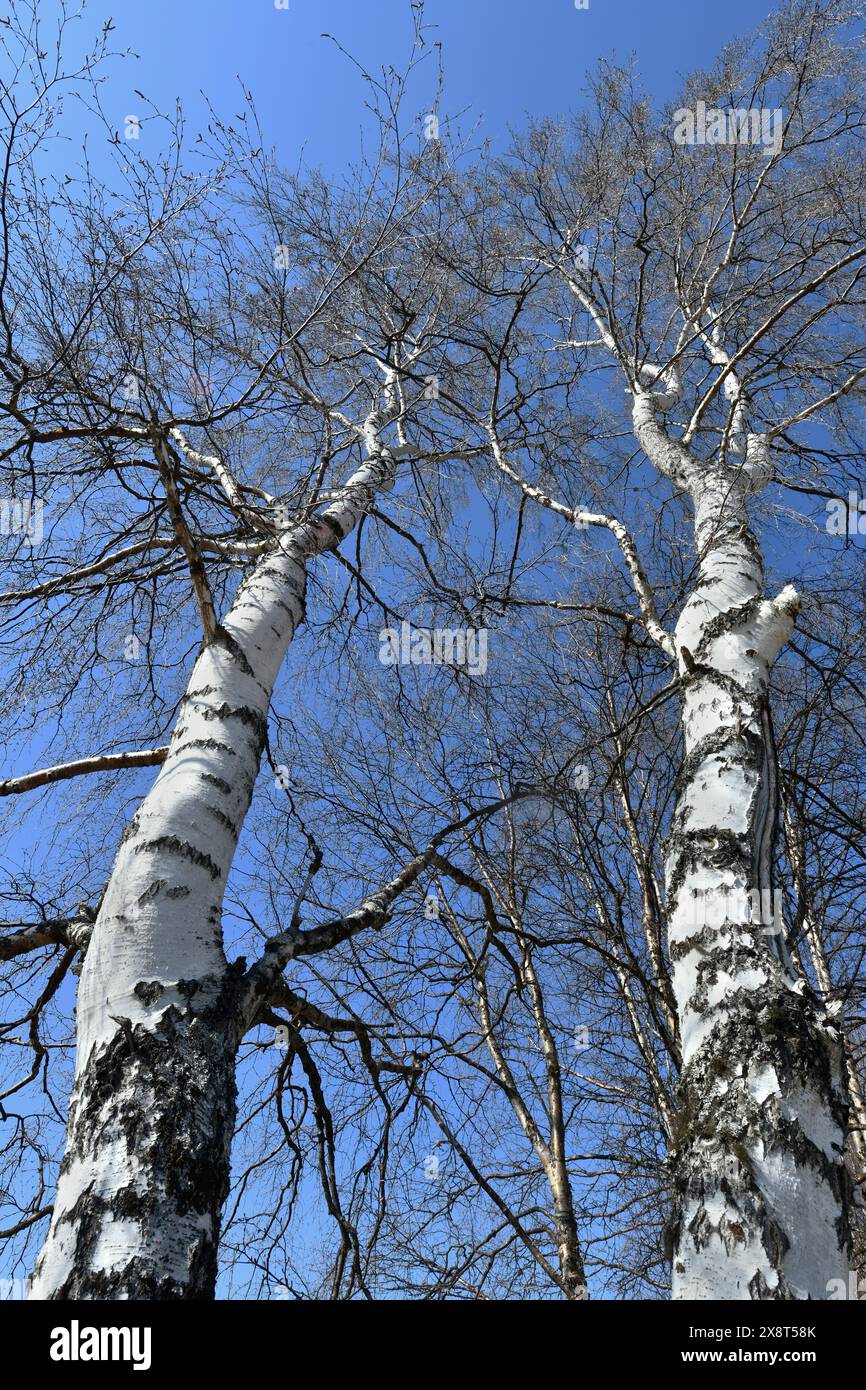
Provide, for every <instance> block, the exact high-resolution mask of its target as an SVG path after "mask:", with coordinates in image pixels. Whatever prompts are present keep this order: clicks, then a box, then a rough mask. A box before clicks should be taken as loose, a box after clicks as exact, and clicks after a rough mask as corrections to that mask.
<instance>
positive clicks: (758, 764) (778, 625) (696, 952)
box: [650, 437, 850, 1299]
mask: <svg viewBox="0 0 866 1390" xmlns="http://www.w3.org/2000/svg"><path fill="white" fill-rule="evenodd" d="M754 438H755V437H753V439H754ZM650 442H651V443H652V442H654V441H652V440H651V441H650ZM675 462H680V463H681V461H675ZM754 465H755V460H754V458H752V457H750V458H749V459H747V460H746V466H743V465H740V466H739V467H738V468H734V467H731V468H724V469H723V468H719V469H717V470H716V471H714V472H708V471H707V468H706V466H702V467H701V469H700V471H698V470H697V469H695V470H694V471H692V470H689V472H690V476H689V490H690V492H691V494H692V497H693V501H694V504H695V509H696V519H695V533H696V540H697V550H698V555H699V559H700V579H699V581H698V584H697V585H696V588H695V591H694V593H693V594H692V595H691V597H690V598H689V600H688V602H687V604H686V605H685V608H684V610H683V612H682V615H681V617H680V620H679V622H678V624H677V630H676V646H677V651H678V653H679V656H680V671H681V675H682V679H683V715H682V717H683V729H684V738H685V764H684V768H683V772H682V776H681V782H680V787H679V791H678V798H677V805H676V811H675V816H674V822H673V826H672V831H671V836H670V841H669V844H668V847H667V864H666V870H667V894H668V910H669V939H670V954H671V962H672V969H673V979H674V992H675V996H676V1000H677V1006H678V1011H679V1016H680V1028H681V1034H682V1047H683V1072H682V1085H681V1094H680V1115H679V1117H678V1122H677V1132H676V1142H675V1150H674V1155H673V1158H674V1182H675V1191H676V1207H675V1220H674V1232H675V1235H674V1248H673V1293H674V1297H675V1298H680V1299H794V1298H812V1299H826V1298H827V1297H828V1295H829V1290H828V1284H829V1281H830V1280H832V1279H836V1278H842V1279H847V1275H848V1269H849V1243H850V1232H849V1228H848V1209H849V1179H848V1175H847V1172H846V1170H845V1167H844V1164H843V1161H842V1153H843V1148H844V1144H845V1132H846V1118H847V1094H846V1085H845V1063H844V1055H843V1048H842V1039H841V1037H840V1034H839V1031H838V1029H837V1028H836V1027H835V1025H834V1024H833V1022H832V1020H831V1019H830V1017H829V1016H828V1015H827V1013H826V1011H825V1010H824V1008H823V1005H822V1003H821V1001H820V1000H819V999H818V998H816V996H815V995H814V994H813V993H812V991H811V990H810V989H809V987H808V985H807V983H806V981H805V979H804V978H802V976H798V975H797V974H796V973H795V971H794V967H793V964H792V962H791V960H790V957H789V954H788V951H787V947H786V944H785V939H784V935H783V933H782V932H781V931H780V930H779V929H778V928H779V923H778V920H777V921H776V922H775V923H774V922H773V920H772V918H773V913H772V912H767V913H766V917H767V918H768V919H769V920H767V921H762V920H760V914H756V913H755V912H754V911H753V910H752V907H753V905H754V906H757V904H758V902H759V901H760V899H759V898H757V897H755V896H753V895H754V894H755V893H756V892H757V894H761V893H762V892H763V893H764V894H765V895H766V896H765V899H764V901H765V904H766V905H767V906H768V907H769V905H770V897H769V895H770V893H771V891H772V854H773V843H774V837H775V832H776V821H777V798H776V773H777V763H776V752H775V747H774V744H773V736H772V726H771V723H770V716H769V706H768V699H767V690H768V677H769V671H770V668H771V666H772V663H773V661H774V659H775V657H776V655H777V653H778V652H779V650H780V648H781V647H782V646H783V645H784V643H785V642H786V641H787V640H788V638H789V636H790V633H791V630H792V627H793V624H794V621H795V618H796V615H797V612H798V611H799V606H800V602H799V598H798V595H797V594H796V592H795V591H794V590H793V589H792V588H790V587H788V588H786V589H784V590H783V591H782V593H781V594H780V595H779V596H778V598H776V599H775V600H774V601H772V602H771V601H769V600H767V599H765V598H763V597H762V590H763V582H764V574H763V565H762V562H761V555H760V552H759V548H758V544H757V541H756V539H755V536H754V534H753V533H752V531H751V530H750V527H749V523H748V516H747V499H748V493H749V492H750V491H753V490H756V488H757V486H759V485H761V477H760V473H758V475H757V476H756V473H755V467H754ZM756 916H757V917H758V920H753V919H754V918H755V917H756Z"/></svg>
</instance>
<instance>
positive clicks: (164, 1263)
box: [31, 416, 394, 1299]
mask: <svg viewBox="0 0 866 1390" xmlns="http://www.w3.org/2000/svg"><path fill="white" fill-rule="evenodd" d="M385 422H386V417H384V416H383V417H379V416H373V417H371V418H370V420H369V421H368V446H369V445H370V444H371V443H372V444H373V446H374V448H375V454H373V451H372V450H371V455H372V456H371V458H370V460H369V461H368V462H367V463H365V464H364V465H363V466H362V467H361V468H360V469H359V470H358V471H357V472H356V473H355V475H354V476H353V477H352V478H351V479H350V480H349V482H348V483H347V484H346V487H345V489H344V491H343V493H342V497H341V500H340V501H339V502H336V503H334V504H333V505H332V506H330V507H329V508H327V510H326V511H325V512H323V513H321V514H320V515H319V516H318V517H317V518H315V519H314V520H313V521H312V522H310V523H306V524H304V525H300V526H295V527H294V528H293V529H291V530H289V531H287V532H286V533H284V534H283V535H282V536H281V538H280V542H279V546H278V548H277V549H275V550H274V552H273V553H271V554H269V555H268V556H266V557H265V558H264V559H263V560H262V561H261V562H260V563H259V564H258V566H257V567H256V569H255V570H254V571H253V572H252V573H251V574H250V575H249V576H248V577H247V578H246V579H245V580H244V582H243V583H242V584H241V586H240V588H239V590H238V592H237V595H236V597H235V600H234V602H233V604H232V607H231V610H230V612H229V614H228V616H227V617H226V619H225V621H224V622H223V624H222V625H221V626H219V627H218V628H217V631H216V635H215V638H214V640H213V641H211V642H210V643H208V644H207V645H206V646H205V647H204V648H203V650H202V651H201V653H200V655H199V657H198V660H197V661H196V664H195V667H194V669H193V672H192V676H191V678H190V681H189V685H188V688H187V692H186V695H185V697H184V700H183V705H182V710H181V713H180V717H179V719H178V723H177V726H176V728H175V730H174V734H173V737H172V740H171V746H170V749H169V752H168V756H167V757H166V760H165V763H164V765H163V767H162V769H161V771H160V773H159V776H158V777H157V779H156V781H155V783H154V785H153V787H152V788H151V790H150V792H149V793H148V795H147V796H146V798H145V800H144V801H143V803H142V805H141V807H140V808H139V810H138V812H137V813H136V815H135V816H134V818H133V820H132V823H131V824H130V826H129V827H128V829H127V830H126V832H125V834H124V837H123V842H122V844H121V848H120V850H119V852H118V855H117V859H116V861H115V864H114V868H113V870H112V874H111V878H110V880H109V883H108V886H107V889H106V892H105V896H104V898H103V901H102V905H101V908H100V911H99V915H98V918H97V921H96V924H95V926H94V930H93V935H92V938H91V941H90V945H89V948H88V951H87V955H86V958H85V962H84V967H83V970H82V973H81V981H80V987H79V997H78V1010H77V1042H78V1050H77V1060H76V1077H75V1084H74V1087H73V1092H72V1096H71V1099H70V1107H69V1120H68V1132H67V1144H66V1153H65V1157H64V1159H63V1164H62V1167H61V1174H60V1179H59V1183H58V1188H57V1195H56V1200H55V1205H54V1214H53V1217H52V1221H51V1226H50V1229H49V1232H48V1236H47V1238H46V1241H45V1245H44V1247H43V1249H42V1252H41V1254H40V1256H39V1259H38V1261H37V1265H36V1269H35V1273H34V1279H33V1287H32V1295H31V1296H32V1297H34V1298H37V1299H46V1298H58V1299H60V1298H62V1299H67V1298H88V1299H101V1298H112V1299H118V1298H121V1299H123V1298H144V1299H157V1298H207V1297H212V1296H213V1290H214V1282H215V1277H216V1251H217V1241H218V1236H219V1225H220V1212H221V1208H222V1204H223V1202H224V1200H225V1196H226V1193H227V1191H228V1182H229V1164H230V1143H231V1134H232V1128H233V1121H234V1108H235V1076H234V1072H235V1053H236V1049H237V1044H238V1042H239V1036H238V1035H239V1031H240V1028H239V1020H238V1011H237V1009H236V999H237V992H238V985H239V983H240V976H241V974H242V966H243V963H242V962H241V969H240V970H238V969H232V968H228V967H227V962H226V957H225V954H224V950H223V941H222V930H221V912H222V900H223V893H224V890H225V885H226V880H227V877H228V873H229V869H230V867H231V863H232V858H233V855H234V852H235V849H236V847H237V843H238V837H239V835H240V830H241V826H242V824H243V820H244V816H245V814H246V811H247V808H248V806H249V804H250V799H251V797H252V793H253V786H254V783H255V779H256V775H257V772H258V768H259V761H260V758H261V754H262V749H263V746H264V740H265V734H266V728H267V716H268V707H269V703H270V699H271V693H272V690H273V685H274V681H275V679H276V676H277V673H278V671H279V669H280V666H281V664H282V661H283V658H284V656H285V654H286V650H287V648H288V646H289V643H290V642H291V640H292V637H293V636H294V633H295V631H296V629H297V627H298V625H299V623H300V622H301V621H302V619H303V616H304V594H305V584H306V563H307V559H308V558H309V556H310V555H313V554H316V553H318V552H320V551H322V550H326V549H329V548H332V547H333V546H334V545H335V544H337V543H338V542H339V541H340V540H342V538H343V537H344V536H345V535H347V534H348V532H349V531H350V530H351V529H352V528H353V526H354V525H355V523H356V522H357V520H358V518H359V517H360V515H361V514H362V513H363V512H364V511H365V510H366V508H367V506H369V504H370V502H371V499H372V498H373V496H374V495H375V493H376V491H377V490H379V489H382V488H385V489H387V488H388V487H390V486H391V485H392V478H393V466H394V465H393V456H392V454H391V453H390V452H389V451H388V450H385V449H381V448H380V447H378V446H377V445H376V444H375V439H376V435H377V432H378V429H379V428H381V426H382V425H383V424H384V423H385Z"/></svg>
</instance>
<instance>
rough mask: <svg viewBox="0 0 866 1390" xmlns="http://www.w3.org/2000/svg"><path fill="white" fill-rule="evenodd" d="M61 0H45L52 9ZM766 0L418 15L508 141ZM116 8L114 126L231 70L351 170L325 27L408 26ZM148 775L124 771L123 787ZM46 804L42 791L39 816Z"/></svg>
mask: <svg viewBox="0 0 866 1390" xmlns="http://www.w3.org/2000/svg"><path fill="white" fill-rule="evenodd" d="M54 4H55V0H40V6H41V8H44V12H45V15H46V18H48V16H49V15H50V14H51V13H52V12H53V10H54ZM767 8H768V6H767V5H766V0H761V3H759V0H728V3H726V4H725V5H724V6H698V5H696V4H695V3H694V0H655V3H653V4H647V3H646V0H589V9H588V10H577V9H576V8H575V5H574V3H573V0H427V4H426V7H425V13H426V20H427V23H428V24H429V25H431V26H435V29H431V30H430V31H429V39H430V42H431V43H432V42H434V41H436V40H438V41H441V42H442V44H443V48H444V65H445V89H444V95H443V100H442V103H441V114H442V115H443V116H447V115H453V114H455V113H465V114H464V116H463V120H462V124H463V125H464V128H471V127H473V126H477V139H478V140H482V139H489V140H490V141H491V142H492V144H493V145H494V147H502V146H503V145H504V144H505V143H506V142H507V138H508V129H509V127H518V128H519V127H520V126H522V125H523V124H524V122H525V118H526V117H527V116H528V115H531V116H540V115H545V114H557V113H561V112H567V111H569V110H574V109H575V108H578V107H579V106H580V104H581V101H582V97H583V91H584V86H585V74H586V73H587V72H588V71H590V70H592V69H593V68H594V67H595V65H596V63H597V62H598V60H599V59H600V58H603V57H616V58H617V59H619V60H620V61H625V60H627V59H628V58H629V57H630V56H632V55H633V56H634V58H635V62H636V66H637V72H638V75H639V80H640V81H641V83H642V85H644V86H645V87H646V88H647V89H648V90H649V91H650V92H651V93H652V94H653V95H654V96H655V97H656V98H658V99H659V100H662V101H664V100H666V99H668V98H670V97H672V96H673V95H674V93H675V91H676V89H677V86H678V84H679V80H680V78H681V77H683V76H685V75H686V74H687V73H688V72H689V71H691V70H693V69H694V68H696V67H702V66H709V65H710V64H711V63H712V62H713V60H714V58H715V57H716V55H717V53H718V50H719V48H720V46H721V45H722V44H723V43H724V42H726V41H727V40H730V39H732V38H734V37H736V36H737V35H738V34H740V33H743V32H746V31H749V30H751V29H753V28H755V27H756V26H757V25H758V24H760V22H761V21H762V20H763V18H764V17H765V14H766V10H767ZM109 16H110V17H111V18H112V19H113V21H114V24H115V35H114V38H115V47H116V48H119V49H122V48H127V47H128V48H130V49H132V50H133V51H134V52H135V53H136V54H137V55H138V56H137V57H133V58H129V59H128V60H126V61H123V62H117V63H114V64H112V65H111V68H110V71H109V76H108V79H107V81H106V83H105V85H104V87H103V90H102V103H103V108H104V110H105V112H106V114H107V115H109V117H110V118H111V119H112V121H113V123H114V125H115V127H116V129H118V130H119V131H121V132H122V130H123V125H124V122H125V121H126V119H127V117H128V116H129V115H131V114H136V113H142V112H143V110H144V108H143V105H142V102H141V99H140V97H139V96H138V95H137V94H136V92H137V91H138V92H143V93H145V94H146V96H147V97H148V98H149V99H150V100H151V101H152V102H153V104H154V105H155V106H156V107H157V108H160V109H163V110H170V109H171V108H172V107H173V106H174V104H175V101H176V100H177V99H180V101H181V103H182V105H183V106H184V108H185V110H186V111H187V114H188V120H189V130H190V138H191V139H194V135H195V131H196V130H197V129H198V128H199V127H200V125H201V124H202V123H203V119H204V104H203V101H202V98H201V93H202V92H205V93H207V95H208V97H209V99H210V101H211V103H212V104H213V106H214V107H215V109H216V110H217V111H218V112H219V113H220V114H221V115H222V116H224V117H226V118H228V119H231V116H232V114H233V113H234V112H236V111H239V110H240V109H241V108H240V100H239V87H238V79H239V78H240V79H241V80H242V81H243V82H244V83H245V84H246V85H247V86H248V87H249V88H250V89H251V90H252V92H253V94H254V97H255V101H256V105H257V109H258V113H259V116H260V118H261V122H262V126H263V129H264V132H265V138H266V140H267V142H268V143H269V144H270V143H273V144H274V145H275V146H276V150H277V154H278V156H279V157H280V159H281V160H282V161H284V162H285V163H286V164H289V165H291V164H293V163H295V162H296V160H297V159H298V157H299V155H300V153H301V151H302V149H303V150H305V152H306V160H307V162H308V163H310V164H315V165H319V166H321V167H322V168H323V169H324V170H325V171H326V172H327V173H328V174H329V175H337V174H339V173H340V172H342V171H345V169H346V168H347V166H348V165H349V164H350V163H351V162H352V161H353V160H354V159H355V158H356V157H357V155H358V153H359V148H360V132H361V127H362V124H363V119H364V115H363V103H364V100H365V98H366V91H365V86H364V82H363V80H362V77H361V75H360V74H359V73H358V71H357V70H356V69H354V68H353V67H352V65H351V64H350V62H349V61H348V60H347V59H346V57H345V56H343V55H342V54H341V53H339V52H338V50H337V49H336V48H335V46H334V45H333V44H332V43H329V42H328V41H327V40H326V39H324V38H323V37H322V34H323V31H328V32H330V33H331V34H333V35H334V36H335V38H336V39H337V40H338V41H339V42H340V43H341V44H342V45H343V47H344V48H346V49H347V50H348V51H349V52H350V53H351V54H352V55H353V56H354V57H355V58H356V59H357V60H358V61H359V63H360V64H361V65H363V66H365V67H367V68H368V69H369V70H370V71H373V72H375V71H378V70H379V69H380V68H381V67H383V66H387V65H389V64H392V65H393V66H394V67H396V68H397V69H398V70H399V69H401V68H402V66H403V64H404V63H405V61H406V58H407V55H408V53H409V48H410V40H411V32H412V23H411V9H410V3H409V0H289V8H288V9H287V10H283V9H277V8H276V7H275V5H274V0H90V3H89V4H88V5H87V9H86V11H85V17H84V20H83V21H82V24H81V26H80V27H81V30H82V37H83V34H84V32H85V31H86V32H87V33H96V32H97V31H98V30H99V28H100V27H101V26H102V24H103V22H104V21H105V20H107V19H108V18H109ZM430 73H431V75H430V77H429V78H424V79H422V80H421V81H420V83H419V84H418V86H416V87H415V88H414V89H413V93H412V98H411V99H410V102H409V105H408V107H407V115H408V114H409V113H412V114H414V113H417V114H418V116H419V118H420V117H421V115H422V114H423V113H424V112H425V111H426V110H427V109H429V104H428V103H426V97H427V95H428V93H430V92H432V85H433V65H432V64H431V65H430ZM425 83H426V91H425ZM78 130H79V122H78V120H77V119H75V120H70V122H69V124H68V125H67V126H66V127H65V129H64V130H63V131H62V133H63V134H65V135H67V136H68V138H69V144H68V145H67V146H66V147H65V157H67V158H69V160H70V163H71V164H73V165H74V164H76V163H77V161H78V158H79V155H80V146H79V145H78V144H77V134H78ZM162 134H163V132H159V133H158V134H157V133H156V132H154V137H153V149H152V150H147V142H148V136H149V132H148V128H147V122H146V120H145V122H144V125H143V128H142V136H141V140H142V146H143V147H144V149H145V150H146V151H147V153H148V154H151V153H152V154H154V155H156V154H157V152H158V148H159V142H160V141H161V139H162ZM92 153H93V155H94V156H95V164H96V167H97V169H99V167H100V160H101V158H102V157H103V156H102V155H101V154H100V153H99V150H98V147H97V148H94V149H93V150H92ZM38 751H39V750H38V749H37V748H36V747H35V746H34V744H33V743H32V742H31V743H30V744H29V746H28V747H26V748H25V749H24V750H23V753H22V755H21V764H20V767H21V770H25V769H28V768H30V767H35V766H38V765H40V762H41V759H40V758H39V757H38ZM11 770H12V769H11V768H10V769H9V771H11ZM6 775H8V773H7V774H6ZM152 776H153V774H152V773H150V772H145V773H142V774H140V775H139V776H138V777H137V778H136V777H134V775H133V774H130V775H129V780H128V790H129V795H130V798H132V796H133V791H134V789H135V788H137V789H138V790H140V791H143V790H144V789H146V787H147V786H149V784H150V782H151V780H152ZM49 807H50V801H48V800H46V802H45V812H46V815H49ZM19 848H20V841H18V840H16V838H15V837H13V839H12V841H11V844H10V843H9V842H7V845H6V851H7V855H10V856H11V857H15V855H16V853H17V851H18V849H19ZM237 867H238V868H242V867H243V862H242V861H241V864H239V865H238V866H237ZM269 1064H270V1063H269Z"/></svg>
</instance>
